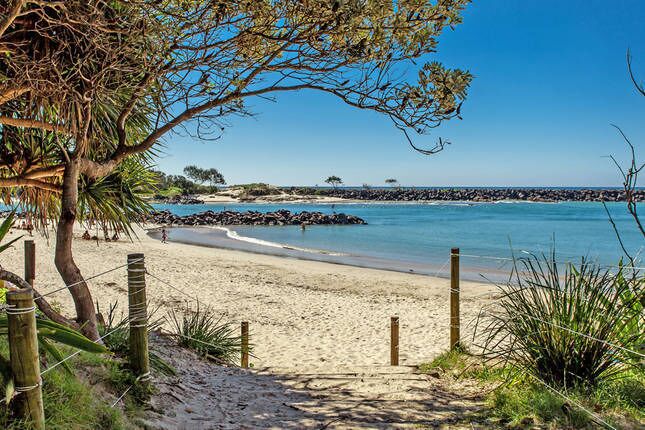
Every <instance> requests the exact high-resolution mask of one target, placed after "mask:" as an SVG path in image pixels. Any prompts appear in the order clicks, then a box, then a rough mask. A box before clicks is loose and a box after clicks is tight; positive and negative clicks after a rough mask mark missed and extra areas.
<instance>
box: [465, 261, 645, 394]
mask: <svg viewBox="0 0 645 430" xmlns="http://www.w3.org/2000/svg"><path fill="white" fill-rule="evenodd" d="M555 261H556V260H555V253H554V252H552V253H551V254H549V255H542V256H531V257H527V258H522V259H518V260H516V261H515V263H514V270H513V275H512V277H511V280H509V282H508V283H506V284H504V285H500V286H499V288H500V289H501V293H502V294H501V298H500V299H499V300H498V301H497V303H496V307H495V308H493V309H491V310H490V311H485V312H482V315H481V316H480V319H479V321H478V323H477V328H476V336H478V337H479V339H480V341H481V346H482V347H483V352H484V356H485V357H486V358H488V359H490V360H494V361H501V362H503V363H504V364H506V365H510V366H511V367H512V368H514V369H516V370H518V371H519V372H521V373H523V374H527V375H529V376H531V377H533V378H534V379H537V380H539V381H542V382H543V383H545V384H548V385H549V386H551V387H561V388H565V389H568V388H585V389H591V388H594V387H597V386H598V384H600V383H602V382H605V381H609V380H612V379H614V378H618V377H621V375H624V374H625V372H627V371H630V372H633V371H636V372H640V373H642V370H643V369H642V359H643V356H642V355H641V354H642V352H643V349H642V348H643V344H645V335H644V334H643V327H644V324H643V299H644V296H643V287H644V286H645V278H644V277H643V276H642V275H640V274H639V273H638V272H636V271H634V270H633V269H628V268H625V267H622V266H619V268H618V269H616V270H614V271H613V272H612V271H611V270H606V269H602V268H601V267H599V266H598V265H596V264H593V263H591V262H589V261H588V260H585V259H582V260H581V262H580V264H577V265H573V264H569V263H568V264H567V265H565V266H564V273H561V271H560V267H559V266H558V263H556V262H555ZM616 271H617V273H616Z"/></svg>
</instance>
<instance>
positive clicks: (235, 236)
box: [213, 227, 349, 257]
mask: <svg viewBox="0 0 645 430" xmlns="http://www.w3.org/2000/svg"><path fill="white" fill-rule="evenodd" d="M213 228H215V229H217V230H222V231H224V232H226V237H228V238H229V239H233V240H239V241H241V242H247V243H252V244H254V245H260V246H269V247H271V248H281V249H288V250H290V251H300V252H309V253H311V254H323V255H334V256H338V257H341V256H347V255H349V254H344V253H342V252H332V251H325V250H322V249H311V248H300V247H297V246H293V245H287V244H284V243H277V242H270V241H268V240H262V239H257V238H255V237H248V236H242V235H241V234H239V233H238V232H236V231H234V230H231V229H229V228H226V227H213Z"/></svg>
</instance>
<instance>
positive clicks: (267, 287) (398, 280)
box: [2, 229, 492, 367]
mask: <svg viewBox="0 0 645 430" xmlns="http://www.w3.org/2000/svg"><path fill="white" fill-rule="evenodd" d="M16 234H17V232H15V231H14V232H13V233H12V234H11V235H10V236H9V237H12V236H13V235H16ZM137 235H138V236H139V237H138V239H135V240H134V242H129V241H126V240H121V241H119V242H108V243H105V242H102V241H101V242H100V243H98V244H97V243H96V242H95V241H84V240H80V239H77V240H76V241H75V243H74V248H75V254H74V255H75V258H76V261H77V264H78V265H79V267H80V268H81V270H82V272H83V274H84V275H85V276H86V277H91V276H94V275H96V274H98V273H101V272H103V271H105V270H108V269H111V268H114V267H116V266H119V265H122V264H124V263H125V262H126V256H127V254H128V253H134V252H142V253H144V254H145V257H146V266H147V269H148V270H149V272H150V273H152V274H153V275H155V276H157V277H159V278H160V279H163V280H164V281H166V282H169V283H171V284H172V285H174V286H175V287H177V288H180V289H181V290H183V292H184V293H185V295H182V294H181V293H179V292H177V291H175V290H173V289H171V288H170V287H168V286H167V285H164V284H163V283H161V282H159V281H157V280H155V279H154V278H151V277H149V278H148V297H149V299H150V300H151V302H152V304H153V305H160V306H161V307H162V310H163V309H164V308H176V307H177V306H178V305H180V304H181V303H183V302H185V301H188V302H190V299H189V298H188V297H187V296H190V297H194V298H195V299H199V300H200V302H201V303H203V304H206V305H210V306H212V307H213V308H215V309H217V310H219V311H221V313H222V315H223V316H224V320H226V321H231V322H235V323H237V322H239V321H242V320H246V321H249V323H250V326H251V333H252V335H253V343H254V344H255V355H256V356H257V358H255V359H254V362H255V365H256V366H260V367H265V366H280V367H283V366H296V367H298V366H304V365H313V364H315V365H321V364H323V363H333V364H337V365H342V364H351V365H382V364H386V363H387V360H388V357H389V355H388V354H389V349H388V342H389V338H388V336H389V334H388V333H389V319H390V317H391V316H399V317H400V320H401V361H402V363H403V364H417V363H419V362H422V361H424V360H425V361H427V360H429V359H432V358H433V357H434V356H435V355H436V354H437V353H439V352H441V351H442V350H444V349H445V348H446V347H447V344H448V337H447V336H448V293H449V281H448V280H447V279H441V278H433V277H429V276H421V275H414V274H406V273H397V272H390V271H382V270H373V269H364V268H357V267H350V266H343V265H338V264H328V263H323V262H316V261H304V260H298V259H290V258H281V257H274V256H269V255H259V254H252V253H245V252H240V251H232V250H223V249H214V248H206V247H198V246H191V245H183V244H177V243H172V242H170V243H168V244H162V243H159V242H158V241H156V240H153V239H151V238H149V237H148V236H147V235H146V234H145V232H144V231H143V230H141V229H138V230H137ZM26 238H27V237H26ZM23 239H25V238H23ZM33 239H34V240H35V242H36V252H37V273H36V288H37V289H38V291H39V292H40V293H41V294H46V293H47V292H49V291H52V290H55V289H57V288H60V287H61V286H62V281H61V279H60V277H59V275H58V273H57V272H56V269H55V267H54V265H53V259H54V257H53V243H52V242H53V238H50V240H49V241H48V240H47V239H46V238H43V237H40V236H39V235H35V236H34V237H33ZM21 242H22V241H21ZM21 242H19V243H18V244H16V246H14V247H13V248H12V249H10V250H8V251H7V252H6V254H3V255H2V261H3V265H4V266H5V267H6V268H7V269H9V270H13V271H15V272H17V273H22V271H23V268H22V267H21V265H22V253H23V246H22V243H21ZM89 285H90V288H91V290H92V294H93V297H94V299H95V300H96V301H98V302H99V304H100V305H101V306H102V307H107V305H108V304H109V303H113V302H115V301H118V302H119V308H120V309H123V310H125V305H126V301H127V296H126V294H125V289H126V287H127V284H126V271H125V268H123V269H119V270H116V271H114V272H111V273H107V274H105V275H103V276H100V277H97V278H96V279H92V280H90V281H89ZM461 287H462V293H461V298H462V309H461V310H462V319H463V321H464V322H467V321H470V320H472V319H473V317H475V316H476V314H477V311H478V310H479V308H480V307H481V306H482V305H484V304H485V303H486V301H487V297H488V296H489V293H490V292H491V291H492V290H491V287H490V286H489V285H485V284H479V283H473V282H462V285H461ZM48 298H49V299H50V300H51V301H53V302H54V303H58V304H60V306H61V307H62V309H63V310H64V311H67V312H68V313H70V314H71V313H72V310H73V307H72V301H71V297H70V295H69V294H68V293H67V292H66V291H61V292H59V293H56V294H54V295H52V296H49V297H48ZM466 333H468V329H467V328H466Z"/></svg>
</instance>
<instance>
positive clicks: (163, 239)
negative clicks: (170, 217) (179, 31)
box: [161, 228, 168, 243]
mask: <svg viewBox="0 0 645 430" xmlns="http://www.w3.org/2000/svg"><path fill="white" fill-rule="evenodd" d="M161 243H168V233H167V232H166V229H165V228H162V229H161Z"/></svg>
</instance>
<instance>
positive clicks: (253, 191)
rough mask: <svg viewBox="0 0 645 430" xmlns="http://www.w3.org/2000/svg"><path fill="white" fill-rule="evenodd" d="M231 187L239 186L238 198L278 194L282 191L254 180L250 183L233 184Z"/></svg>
mask: <svg viewBox="0 0 645 430" xmlns="http://www.w3.org/2000/svg"><path fill="white" fill-rule="evenodd" d="M231 188H232V189H235V188H241V189H242V192H241V193H240V195H239V197H240V199H245V198H251V197H262V196H275V195H279V194H280V193H281V192H282V191H281V190H280V189H279V188H278V187H275V186H273V185H269V184H265V183H263V182H254V183H251V184H240V185H234V186H232V187H231Z"/></svg>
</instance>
